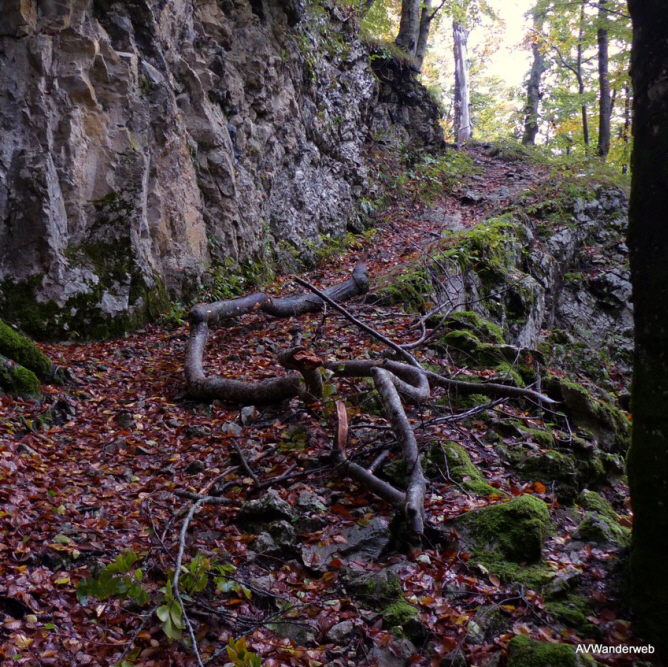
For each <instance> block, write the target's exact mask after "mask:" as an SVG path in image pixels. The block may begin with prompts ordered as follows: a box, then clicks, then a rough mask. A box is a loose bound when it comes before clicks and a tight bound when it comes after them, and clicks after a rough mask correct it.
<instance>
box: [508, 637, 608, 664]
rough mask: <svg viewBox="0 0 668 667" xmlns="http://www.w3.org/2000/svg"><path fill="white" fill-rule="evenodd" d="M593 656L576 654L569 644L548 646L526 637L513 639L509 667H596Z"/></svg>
mask: <svg viewBox="0 0 668 667" xmlns="http://www.w3.org/2000/svg"><path fill="white" fill-rule="evenodd" d="M595 664H596V662H595V661H594V659H593V658H592V657H591V656H588V655H585V654H582V653H576V652H575V646H571V645H569V644H548V643H547V642H539V641H536V640H535V639H531V638H530V637H526V636H522V635H520V636H517V637H513V638H512V639H511V640H510V643H509V644H508V662H507V667H583V666H584V665H592V666H593V665H595Z"/></svg>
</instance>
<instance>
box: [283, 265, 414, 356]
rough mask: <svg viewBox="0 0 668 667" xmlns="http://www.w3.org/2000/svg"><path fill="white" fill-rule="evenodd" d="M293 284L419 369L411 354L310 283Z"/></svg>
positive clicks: (297, 279) (299, 280)
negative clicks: (299, 286) (314, 296)
mask: <svg viewBox="0 0 668 667" xmlns="http://www.w3.org/2000/svg"><path fill="white" fill-rule="evenodd" d="M295 282H296V283H298V284H299V285H301V286H302V287H306V289H309V290H311V292H313V293H314V294H316V295H318V296H319V297H320V298H321V299H322V300H323V301H325V303H328V304H329V305H330V306H331V307H332V308H334V309H335V310H338V311H339V312H340V313H341V315H343V316H344V317H346V318H347V319H349V320H350V321H351V322H352V323H353V324H354V325H355V326H357V327H359V328H360V329H362V331H364V332H366V333H368V334H369V335H370V336H373V337H374V338H375V339H376V340H379V341H380V342H381V343H385V345H387V346H388V347H390V348H392V349H393V350H394V351H395V352H396V353H397V354H400V355H401V356H402V357H404V358H405V359H406V360H407V361H408V363H410V364H411V365H412V366H415V367H416V368H421V366H420V362H419V361H418V360H417V359H416V358H415V357H414V356H413V355H412V354H410V352H408V351H407V350H404V349H403V348H402V347H401V345H397V343H395V342H393V341H391V340H390V339H389V338H387V337H386V336H383V334H382V333H380V332H378V331H376V330H375V329H372V328H371V327H370V326H368V325H367V324H364V322H361V321H360V320H358V319H357V318H356V317H355V316H354V315H352V314H351V313H350V312H349V311H348V310H346V309H345V308H344V307H343V306H340V305H339V304H338V303H336V301H333V300H332V299H330V298H329V297H328V296H327V295H326V294H325V293H324V292H321V291H320V290H319V289H318V288H317V287H314V286H313V285H311V283H308V282H306V281H305V280H302V279H301V278H298V277H295Z"/></svg>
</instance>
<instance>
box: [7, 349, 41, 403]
mask: <svg viewBox="0 0 668 667" xmlns="http://www.w3.org/2000/svg"><path fill="white" fill-rule="evenodd" d="M0 388H2V389H3V390H4V391H6V392H8V393H10V394H14V395H16V396H23V397H24V398H39V396H40V394H41V386H40V382H39V380H38V379H37V376H36V375H35V374H34V373H33V372H32V371H31V370H28V369H27V368H24V367H23V366H21V365H19V364H17V363H15V362H13V361H11V360H9V359H5V358H4V357H1V356H0Z"/></svg>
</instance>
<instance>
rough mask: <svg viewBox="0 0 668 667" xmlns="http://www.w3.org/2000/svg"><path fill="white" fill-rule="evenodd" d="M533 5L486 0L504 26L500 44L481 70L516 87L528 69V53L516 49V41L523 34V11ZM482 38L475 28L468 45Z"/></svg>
mask: <svg viewBox="0 0 668 667" xmlns="http://www.w3.org/2000/svg"><path fill="white" fill-rule="evenodd" d="M534 4H535V1H534V0H489V5H490V6H491V7H492V9H494V11H495V12H496V13H497V14H498V16H499V18H500V19H502V20H503V21H504V23H505V27H504V29H503V30H502V32H501V35H500V37H501V39H502V46H501V48H500V49H499V51H498V52H497V53H495V54H494V57H493V58H492V59H491V61H490V63H489V65H488V67H487V68H486V71H485V73H486V74H487V75H489V76H498V77H500V78H501V79H503V80H504V81H505V82H506V84H507V85H509V86H520V85H521V84H522V82H523V80H524V77H525V76H526V74H527V72H528V70H529V65H530V59H531V54H530V52H529V51H528V50H524V49H520V48H518V44H519V43H520V42H521V41H522V39H523V38H524V36H525V35H526V29H527V25H528V23H527V21H526V19H525V18H524V14H525V13H526V12H527V11H529V9H531V7H532V6H533V5H534ZM479 32H480V31H479ZM484 38H485V36H484V35H482V34H476V31H473V32H472V34H471V42H472V44H475V42H476V40H478V39H484Z"/></svg>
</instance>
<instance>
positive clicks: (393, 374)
mask: <svg viewBox="0 0 668 667" xmlns="http://www.w3.org/2000/svg"><path fill="white" fill-rule="evenodd" d="M296 282H298V283H299V284H300V285H303V286H304V287H307V288H308V289H309V290H310V291H311V292H313V293H314V294H302V295H295V296H289V297H286V298H282V299H274V298H272V297H269V296H268V295H266V294H263V293H261V292H255V293H254V294H250V295H248V296H244V297H241V298H238V299H231V300H228V301H218V302H216V303H213V304H209V305H207V304H200V305H197V306H195V307H194V308H193V309H192V311H191V313H190V324H191V332H190V338H189V341H188V346H187V351H186V362H185V375H186V382H187V387H188V393H189V395H190V396H192V397H194V398H200V399H212V398H217V399H221V400H224V401H228V402H236V403H244V404H247V405H250V404H253V405H255V404H261V403H276V402H280V401H282V400H284V399H288V398H293V397H295V396H298V397H300V398H301V399H302V400H304V401H305V402H306V403H312V402H314V401H316V400H318V399H320V398H322V396H323V382H322V376H321V370H320V369H321V368H325V369H327V370H329V371H331V372H332V373H333V374H334V376H337V377H369V378H372V379H373V382H374V385H375V387H376V389H377V391H378V393H379V395H380V397H381V401H382V403H383V406H384V408H385V413H386V415H387V419H388V421H389V422H390V425H391V429H392V431H393V432H394V435H395V437H396V439H397V442H398V443H399V445H400V446H401V452H402V458H403V460H404V462H405V463H406V469H407V471H408V483H407V488H406V491H405V492H404V491H401V490H398V489H396V488H394V487H393V486H392V485H391V484H389V483H387V482H385V481H384V480H382V479H380V478H378V477H377V476H376V475H375V472H374V470H375V468H374V466H373V465H372V467H371V468H369V469H367V468H364V467H363V466H360V465H359V464H357V463H354V462H353V461H350V460H348V458H347V456H346V450H345V447H346V442H347V438H348V421H347V414H346V409H345V406H344V405H343V403H341V402H338V403H337V419H338V425H337V434H336V438H335V440H336V444H337V447H336V449H335V452H334V453H335V459H336V462H337V465H338V467H339V468H340V469H341V470H342V471H343V472H344V473H345V474H347V475H349V476H350V477H352V478H353V479H355V480H357V481H358V482H360V483H361V484H364V485H365V486H366V487H367V488H368V489H369V490H370V491H372V492H373V493H375V494H376V495H378V496H379V497H381V498H383V499H384V500H386V501H387V502H389V503H390V504H392V505H394V506H395V507H397V508H399V509H401V510H402V511H403V512H404V513H405V515H406V519H407V521H408V524H409V526H410V527H411V529H412V531H413V532H414V533H416V534H418V535H421V534H422V533H423V532H424V521H425V516H424V498H425V493H426V481H425V477H424V473H423V471H422V466H421V463H420V456H419V449H418V444H417V441H416V439H415V434H414V432H413V428H412V427H411V424H410V422H409V420H408V417H407V416H406V412H405V410H404V406H403V403H402V398H401V397H404V398H406V399H408V400H410V401H411V402H413V403H416V404H420V403H424V402H425V401H427V400H428V399H429V396H430V387H429V385H430V383H432V384H434V385H436V386H440V387H444V388H445V389H447V390H456V391H457V392H459V393H462V394H471V393H476V394H485V395H488V396H492V397H516V398H526V399H530V400H533V401H536V402H538V403H541V402H542V403H555V401H553V400H552V399H550V398H549V397H547V396H545V395H543V394H541V393H539V392H537V391H533V390H531V389H523V388H520V387H511V386H506V385H502V384H493V383H490V384H485V383H480V384H478V383H469V382H462V381H459V380H453V379H450V378H446V377H444V376H442V375H440V374H438V373H434V372H432V371H428V370H425V369H423V368H422V367H421V366H420V364H419V362H418V361H417V360H416V359H415V358H414V357H413V356H412V355H411V354H409V353H408V352H407V351H406V349H405V348H402V346H400V345H397V344H396V343H394V342H393V341H391V340H389V339H388V338H386V337H385V336H383V335H382V334H381V333H379V332H377V331H376V330H375V329H373V328H372V327H370V326H368V325H367V324H364V323H362V322H360V321H359V320H358V319H357V318H355V317H354V316H353V315H351V314H350V313H349V312H348V311H347V310H346V309H345V308H343V307H342V306H340V305H339V304H338V303H337V301H340V300H344V299H348V298H350V297H352V296H355V295H357V294H361V293H363V292H365V291H366V290H367V289H368V286H369V280H368V276H367V272H366V268H365V267H364V265H363V264H358V265H357V266H356V267H355V270H354V272H353V274H352V277H351V278H350V279H348V280H347V281H345V282H344V283H341V284H339V285H335V286H334V287H330V288H328V289H327V290H324V291H320V290H318V289H317V288H315V287H313V286H312V285H310V284H309V283H307V282H306V281H304V280H301V279H296ZM325 304H329V305H331V306H332V307H333V308H334V309H336V310H337V311H339V312H340V313H342V314H343V315H344V316H345V317H346V318H347V319H349V320H350V321H352V322H353V323H354V324H355V325H356V326H358V327H359V328H360V329H362V331H364V332H365V333H367V334H369V335H371V336H373V337H374V338H376V339H377V340H380V341H382V342H383V343H384V344H385V345H387V346H388V347H390V348H391V349H393V350H394V351H395V352H396V353H397V354H399V355H401V357H403V358H404V359H405V360H406V361H405V362H399V361H393V360H390V359H378V360H353V361H340V362H339V361H335V362H329V361H327V362H326V361H323V360H322V359H320V358H319V357H318V356H317V355H316V354H314V353H313V352H311V351H309V350H308V349H306V348H304V347H301V346H297V347H293V348H291V349H289V350H286V351H284V352H282V353H281V354H280V355H279V362H280V363H281V365H282V366H283V367H284V368H285V369H286V370H288V371H296V372H290V373H288V374H287V375H286V376H284V377H277V378H271V379H267V380H262V381H257V382H250V381H243V380H236V379H230V378H224V377H220V376H207V375H206V374H205V373H204V369H203V361H202V360H203V357H204V350H205V347H206V343H207V340H208V335H209V325H210V324H213V323H217V322H220V321H222V320H224V319H226V318H230V317H234V316H237V315H242V314H245V313H249V312H252V311H254V310H260V311H262V312H263V313H266V314H268V315H271V316H273V317H291V316H294V315H299V314H302V313H306V312H311V311H314V310H318V309H321V308H323V307H324V305H325ZM457 417H458V416H454V418H457ZM239 451H240V450H239ZM242 462H243V456H242ZM251 472H252V471H251ZM291 472H292V470H290V471H289V473H291ZM286 475H287V474H286ZM251 476H253V475H251ZM277 481H279V480H278V479H276V480H273V481H270V482H269V484H271V483H276V482H277ZM269 484H267V485H269ZM261 486H263V485H262V484H260V485H257V488H260V487H261ZM179 495H183V496H185V497H188V498H190V499H192V500H194V501H196V503H199V504H201V503H203V502H210V500H209V498H208V497H207V498H206V499H203V498H202V497H201V496H197V495H195V494H187V493H185V492H180V494H179ZM221 504H227V503H224V501H223V502H222V503H221Z"/></svg>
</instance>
